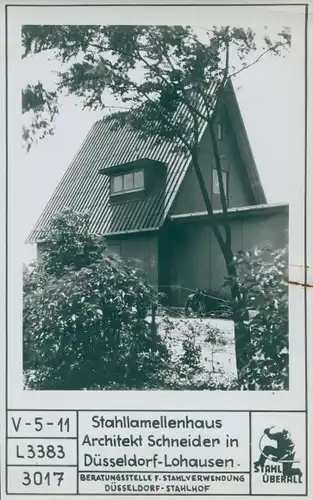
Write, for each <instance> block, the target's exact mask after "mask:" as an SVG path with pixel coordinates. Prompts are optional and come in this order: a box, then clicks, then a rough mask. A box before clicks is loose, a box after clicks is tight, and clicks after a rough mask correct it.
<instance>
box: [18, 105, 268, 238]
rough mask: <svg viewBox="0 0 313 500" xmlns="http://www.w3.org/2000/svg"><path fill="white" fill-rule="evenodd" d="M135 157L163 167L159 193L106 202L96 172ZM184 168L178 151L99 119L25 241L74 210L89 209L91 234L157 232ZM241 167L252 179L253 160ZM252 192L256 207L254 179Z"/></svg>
mask: <svg viewBox="0 0 313 500" xmlns="http://www.w3.org/2000/svg"><path fill="white" fill-rule="evenodd" d="M178 116H180V117H183V118H184V119H186V118H188V111H187V110H184V109H182V108H181V109H180V111H179V113H178ZM190 121H191V120H190ZM204 130H205V125H203V126H202V133H203V132H204ZM138 158H150V159H153V160H158V161H161V162H164V163H166V164H167V171H166V182H165V187H164V190H163V191H162V192H159V193H158V194H154V195H151V196H149V197H146V198H144V199H142V200H134V201H125V202H124V203H123V202H121V203H118V204H110V203H109V194H110V193H109V190H110V185H109V178H108V177H107V176H105V175H101V174H99V170H101V169H103V168H104V167H109V166H112V165H117V164H123V163H127V162H131V161H134V160H136V159H138ZM189 164H190V158H189V157H188V156H187V155H185V154H184V153H183V152H179V151H174V149H173V143H169V142H167V141H162V142H160V141H158V139H157V138H156V137H151V138H150V139H148V140H145V139H144V138H143V137H142V134H141V133H140V132H138V131H135V130H134V129H132V128H131V127H130V126H129V125H124V126H123V127H122V128H121V127H120V128H118V129H116V128H112V121H111V120H110V119H109V118H108V117H106V118H103V119H102V120H100V121H97V122H96V123H95V124H94V125H93V126H92V128H91V130H90V132H89V133H88V135H87V137H86V139H85V140H84V142H83V144H82V146H81V147H80V149H79V151H78V153H77V154H76V156H75V157H74V159H73V161H72V163H71V164H70V166H69V168H68V169H67V171H66V172H65V174H64V176H63V178H62V179H61V181H60V183H59V185H58V187H57V189H56V190H55V192H54V194H53V195H52V197H51V199H50V201H49V202H48V204H47V206H46V208H45V209H44V211H43V213H42V214H41V216H40V218H39V220H38V221H37V223H36V225H35V227H34V229H33V230H32V232H31V233H30V235H29V237H28V239H27V241H28V242H36V241H39V240H41V239H43V238H44V235H45V231H46V230H47V228H48V226H49V223H50V220H51V217H52V216H53V215H55V214H56V213H58V212H60V211H61V210H63V209H64V208H68V207H70V208H72V209H73V210H75V211H83V210H87V211H89V212H90V213H91V220H90V231H91V232H93V233H95V234H104V235H114V234H120V233H127V232H137V231H147V230H155V229H158V228H160V227H161V226H162V224H163V222H164V220H165V219H166V217H167V215H168V212H169V210H170V208H171V205H172V203H173V201H174V199H175V196H176V194H177V191H178V189H179V187H180V185H181V182H182V180H183V178H184V176H185V173H186V171H187V168H188V166H189ZM246 167H247V170H249V169H250V171H251V170H252V174H253V178H254V179H256V178H257V179H258V174H257V171H256V167H255V164H254V162H252V163H251V162H249V165H247V166H246ZM250 175H251V172H250ZM253 190H254V192H255V198H256V203H262V202H264V201H262V200H263V197H264V193H263V190H262V186H261V184H260V182H259V180H258V182H257V183H254V185H253ZM262 193H263V195H262Z"/></svg>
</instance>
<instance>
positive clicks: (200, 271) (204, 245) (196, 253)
mask: <svg viewBox="0 0 313 500" xmlns="http://www.w3.org/2000/svg"><path fill="white" fill-rule="evenodd" d="M171 224H172V226H173V231H175V233H176V241H177V243H178V244H177V245H175V247H173V250H172V257H171V259H172V265H171V269H172V271H171V278H172V290H173V292H172V301H173V305H178V306H182V305H183V304H184V301H185V300H186V298H187V295H188V293H191V291H192V290H195V289H196V288H201V289H204V288H207V289H210V290H212V291H218V292H223V290H224V291H225V289H223V288H222V287H223V283H224V277H225V276H226V267H225V263H224V259H223V256H222V253H221V251H220V249H219V247H218V244H217V241H216V238H215V236H214V234H213V232H212V230H211V228H210V225H209V223H208V222H205V221H201V222H200V221H199V222H197V221H193V222H188V223H186V222H185V223H178V221H173V222H172V223H171ZM231 232H232V248H233V251H234V252H236V251H238V250H252V249H253V248H254V247H259V248H262V247H264V246H266V245H268V244H269V245H271V246H272V247H274V248H282V247H284V246H285V245H286V244H287V243H288V213H277V214H274V215H271V216H267V215H266V213H265V212H264V213H261V214H260V215H259V216H258V217H253V218H252V217H251V218H245V220H233V221H231Z"/></svg>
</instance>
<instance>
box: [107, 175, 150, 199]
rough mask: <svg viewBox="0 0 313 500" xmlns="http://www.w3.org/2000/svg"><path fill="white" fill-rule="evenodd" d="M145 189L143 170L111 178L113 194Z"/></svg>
mask: <svg viewBox="0 0 313 500" xmlns="http://www.w3.org/2000/svg"><path fill="white" fill-rule="evenodd" d="M142 189H144V172H143V169H140V170H134V171H133V172H127V173H124V174H120V175H113V176H112V177H111V194H122V193H129V192H132V191H140V190H142Z"/></svg>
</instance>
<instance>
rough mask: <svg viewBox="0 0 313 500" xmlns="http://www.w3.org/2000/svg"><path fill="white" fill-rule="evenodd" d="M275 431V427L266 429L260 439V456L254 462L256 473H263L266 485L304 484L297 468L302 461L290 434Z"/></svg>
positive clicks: (301, 474)
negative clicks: (297, 455)
mask: <svg viewBox="0 0 313 500" xmlns="http://www.w3.org/2000/svg"><path fill="white" fill-rule="evenodd" d="M273 429H274V426H273V427H269V428H267V429H265V430H264V433H263V434H262V436H261V438H260V441H259V450H260V456H259V459H258V460H257V461H256V462H254V473H261V474H262V475H263V476H262V479H263V482H264V483H302V476H303V473H302V471H301V469H300V468H299V467H298V466H297V464H298V463H300V460H298V459H297V458H296V450H295V444H294V442H293V440H292V436H291V434H290V432H289V431H288V430H287V429H283V430H282V431H280V432H274V431H273ZM271 442H273V444H274V442H276V445H275V446H273V445H272V443H271ZM294 465H296V466H295V467H294Z"/></svg>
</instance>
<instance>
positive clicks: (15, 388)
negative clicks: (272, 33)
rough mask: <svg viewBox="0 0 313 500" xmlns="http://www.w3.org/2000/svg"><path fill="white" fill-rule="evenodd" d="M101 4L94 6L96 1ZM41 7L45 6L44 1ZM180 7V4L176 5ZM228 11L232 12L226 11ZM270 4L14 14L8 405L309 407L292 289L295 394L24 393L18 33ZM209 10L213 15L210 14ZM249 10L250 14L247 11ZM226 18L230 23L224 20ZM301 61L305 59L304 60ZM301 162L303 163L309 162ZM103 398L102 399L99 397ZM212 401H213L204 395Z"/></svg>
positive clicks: (299, 223)
mask: <svg viewBox="0 0 313 500" xmlns="http://www.w3.org/2000/svg"><path fill="white" fill-rule="evenodd" d="M95 3H96V2H95ZM41 5H43V4H41ZM178 5H179V4H178ZM226 8H227V12H226V11H225V9H226ZM264 8H265V7H253V9H251V8H247V7H242V8H241V7H235V6H231V7H225V6H224V7H223V6H222V4H221V6H218V7H216V6H212V7H208V6H201V7H197V8H194V6H186V7H182V6H180V7H179V8H178V7H176V6H175V7H174V6H164V7H163V6H162V7H160V6H136V7H133V6H131V7H127V6H121V5H119V6H114V7H108V6H101V7H100V6H99V7H94V8H92V7H90V6H88V7H82V6H81V7H77V6H73V7H52V8H50V7H46V6H45V7H43V6H41V7H40V8H37V7H27V6H24V5H22V4H21V5H20V6H17V7H9V9H8V51H9V70H8V78H9V86H8V87H9V129H8V132H9V179H8V180H9V252H8V257H9V258H8V272H9V290H8V292H9V293H8V301H9V302H8V304H9V345H8V349H9V358H8V379H9V387H10V389H9V408H10V409H14V408H19V409H27V408H28V409H33V408H46V409H49V408H51V409H52V408H67V409H77V408H80V409H89V408H95V409H96V408H101V409H146V410H147V409H164V410H170V409H199V410H200V409H203V410H208V409H210V410H212V409H216V410H231V409H241V410H264V409H266V410H270V409H271V410H281V409H292V410H303V409H304V404H305V395H304V386H305V384H304V368H305V363H304V362H303V361H304V359H305V351H304V315H303V311H304V289H303V287H301V286H290V351H291V357H290V390H289V391H286V392H285V391H282V392H269V391H267V392H249V393H247V392H237V391H236V392H234V391H231V392H217V391H216V392H215V391H213V392H203V391H199V392H195V391H190V392H188V391H157V392H156V391H145V392H144V393H143V392H134V391H116V392H113V391H107V392H106V391H90V392H87V391H85V392H83V393H82V392H68V391H62V392H54V391H40V392H39V391H38V392H37V391H23V390H22V321H21V317H22V303H21V300H20V299H21V290H22V273H21V261H22V260H21V248H22V244H23V242H22V241H21V240H20V235H19V230H18V227H19V225H18V221H19V213H20V212H19V211H20V210H21V209H22V207H20V206H19V199H18V195H17V192H18V190H17V189H15V186H17V183H18V182H19V171H20V168H22V166H21V163H20V161H19V154H18V151H19V150H18V148H17V147H16V145H17V144H20V142H21V139H20V119H19V117H20V113H21V110H20V88H19V80H18V72H19V62H20V55H21V48H20V28H21V25H22V24H45V23H46V24H81V23H82V22H83V23H84V24H89V23H90V24H101V23H105V24H129V23H130V22H131V19H133V22H134V23H136V24H137V23H142V24H147V23H149V22H150V23H151V21H152V20H153V23H155V24H158V23H159V24H162V23H163V24H164V23H165V22H166V23H167V24H195V25H197V24H198V25H199V20H201V16H203V15H205V13H206V12H212V10H211V9H213V12H214V13H215V14H216V13H217V12H222V15H223V16H224V17H223V22H227V21H226V19H225V17H227V14H228V13H230V11H231V12H232V23H236V20H237V19H238V23H239V24H240V20H242V16H243V15H244V16H245V17H244V18H245V23H247V24H249V19H248V17H249V15H251V16H252V17H254V16H256V15H258V16H260V15H261V14H262V9H264ZM207 9H209V10H207ZM242 9H244V12H243V10H242ZM267 9H270V11H271V15H273V16H279V15H280V13H281V9H284V12H286V10H288V12H289V11H290V14H291V15H292V16H298V18H299V19H300V18H301V19H302V18H303V17H304V8H303V7H300V6H297V7H291V6H288V7H287V6H286V5H282V6H276V7H268V8H266V10H267ZM224 19H225V20H224ZM300 57H303V55H302V56H300ZM303 160H304V158H301V159H300V158H299V165H304V161H303ZM299 165H298V166H297V169H298V172H299V176H298V178H299V185H298V186H295V190H296V192H298V193H301V192H303V187H304V186H303V180H304V169H303V168H300V167H299ZM289 219H290V264H291V268H290V279H291V280H292V281H300V282H303V269H304V225H303V221H304V200H303V198H301V196H300V197H298V198H295V199H294V200H292V203H291V204H290V214H289ZM100 395H101V396H100ZM204 396H207V397H204Z"/></svg>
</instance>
